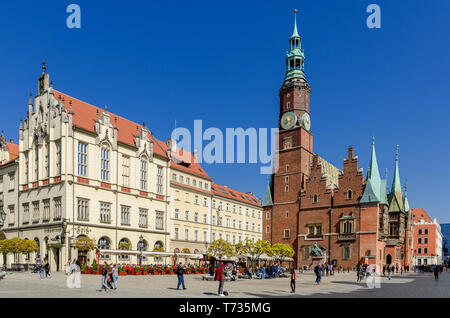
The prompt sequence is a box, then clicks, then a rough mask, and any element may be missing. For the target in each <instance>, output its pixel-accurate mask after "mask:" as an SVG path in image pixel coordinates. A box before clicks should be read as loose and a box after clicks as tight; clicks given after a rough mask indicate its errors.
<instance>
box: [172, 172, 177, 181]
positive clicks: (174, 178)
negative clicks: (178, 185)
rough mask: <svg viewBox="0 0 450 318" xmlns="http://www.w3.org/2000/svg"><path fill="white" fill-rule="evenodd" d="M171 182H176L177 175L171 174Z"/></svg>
mask: <svg viewBox="0 0 450 318" xmlns="http://www.w3.org/2000/svg"><path fill="white" fill-rule="evenodd" d="M172 181H175V182H177V175H176V174H175V173H172Z"/></svg>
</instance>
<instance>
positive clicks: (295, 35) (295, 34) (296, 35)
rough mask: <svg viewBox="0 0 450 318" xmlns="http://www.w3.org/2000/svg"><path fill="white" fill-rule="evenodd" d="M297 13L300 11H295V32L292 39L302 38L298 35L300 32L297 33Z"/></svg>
mask: <svg viewBox="0 0 450 318" xmlns="http://www.w3.org/2000/svg"><path fill="white" fill-rule="evenodd" d="M297 12H298V10H297V9H294V32H292V36H291V38H294V37H300V36H299V35H298V31H297Z"/></svg>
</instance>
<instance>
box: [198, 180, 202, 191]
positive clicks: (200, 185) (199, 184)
mask: <svg viewBox="0 0 450 318" xmlns="http://www.w3.org/2000/svg"><path fill="white" fill-rule="evenodd" d="M198 187H199V188H200V189H202V188H203V182H202V181H199V182H198Z"/></svg>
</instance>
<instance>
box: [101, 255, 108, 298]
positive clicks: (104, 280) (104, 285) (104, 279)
mask: <svg viewBox="0 0 450 318" xmlns="http://www.w3.org/2000/svg"><path fill="white" fill-rule="evenodd" d="M107 279H108V263H106V262H104V263H103V267H102V290H104V291H105V292H107V291H108V283H107Z"/></svg>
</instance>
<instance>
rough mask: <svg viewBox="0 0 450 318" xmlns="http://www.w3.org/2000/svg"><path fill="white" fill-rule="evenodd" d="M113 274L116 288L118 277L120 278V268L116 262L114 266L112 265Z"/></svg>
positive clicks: (115, 287)
mask: <svg viewBox="0 0 450 318" xmlns="http://www.w3.org/2000/svg"><path fill="white" fill-rule="evenodd" d="M111 276H112V282H113V286H114V289H117V279H118V278H119V269H118V268H117V264H114V266H113V267H112V269H111Z"/></svg>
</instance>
